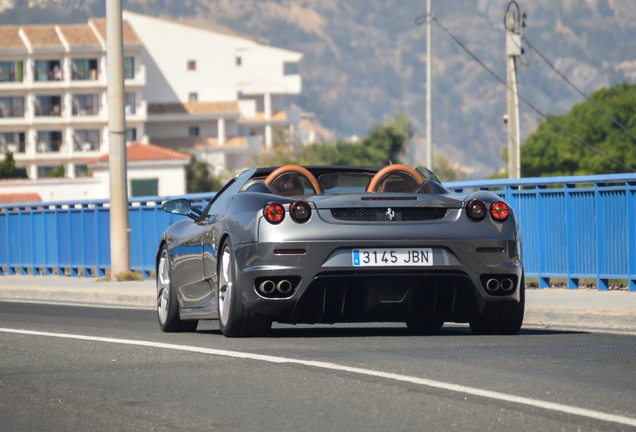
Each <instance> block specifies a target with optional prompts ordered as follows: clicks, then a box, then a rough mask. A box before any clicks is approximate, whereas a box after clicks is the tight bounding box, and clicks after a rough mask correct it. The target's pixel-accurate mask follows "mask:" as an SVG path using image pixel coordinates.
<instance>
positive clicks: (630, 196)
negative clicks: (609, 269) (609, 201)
mask: <svg viewBox="0 0 636 432" xmlns="http://www.w3.org/2000/svg"><path fill="white" fill-rule="evenodd" d="M625 197H626V198H627V200H626V201H627V224H626V225H627V257H628V259H629V265H628V273H629V274H628V278H627V284H628V287H629V290H630V291H632V292H634V291H636V222H635V221H636V181H634V182H629V181H628V182H625Z"/></svg>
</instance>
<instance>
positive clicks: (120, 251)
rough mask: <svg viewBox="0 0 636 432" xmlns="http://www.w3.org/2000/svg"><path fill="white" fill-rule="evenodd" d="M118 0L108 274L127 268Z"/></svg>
mask: <svg viewBox="0 0 636 432" xmlns="http://www.w3.org/2000/svg"><path fill="white" fill-rule="evenodd" d="M121 2H122V0H106V60H107V72H108V146H109V150H108V155H109V156H108V159H109V160H108V162H109V163H108V170H109V174H110V265H111V267H110V272H111V276H115V275H118V274H120V273H128V272H130V230H129V228H128V179H127V173H126V117H125V114H124V41H123V39H124V38H123V30H122V28H123V24H122V6H121Z"/></svg>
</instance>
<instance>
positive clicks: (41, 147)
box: [35, 131, 62, 153]
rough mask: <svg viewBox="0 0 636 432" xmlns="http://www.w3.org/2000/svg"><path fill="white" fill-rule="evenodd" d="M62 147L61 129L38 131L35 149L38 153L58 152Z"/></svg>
mask: <svg viewBox="0 0 636 432" xmlns="http://www.w3.org/2000/svg"><path fill="white" fill-rule="evenodd" d="M60 147H62V132H61V131H39V132H38V143H37V145H36V147H35V150H36V151H37V152H38V153H52V152H59V151H60Z"/></svg>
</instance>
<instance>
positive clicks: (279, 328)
mask: <svg viewBox="0 0 636 432" xmlns="http://www.w3.org/2000/svg"><path fill="white" fill-rule="evenodd" d="M197 333H201V334H213V335H218V336H221V331H220V330H219V329H218V328H212V329H200V330H197ZM588 333H589V332H587V331H584V330H564V329H539V328H523V327H522V328H521V330H520V331H519V333H517V334H516V335H511V336H507V337H519V336H538V335H563V334H588ZM439 336H444V337H448V336H473V337H488V336H479V335H475V334H473V332H472V331H471V330H470V327H468V326H467V325H465V326H462V325H453V324H447V325H445V326H444V327H442V328H441V329H440V330H435V331H431V332H428V333H426V334H415V333H413V332H411V331H410V330H409V329H408V328H407V327H406V326H404V327H402V326H395V325H393V326H383V325H381V324H380V325H376V326H374V325H364V326H356V325H347V326H345V327H343V326H335V325H334V326H322V325H321V326H308V325H299V326H292V325H274V327H273V328H272V329H271V330H270V332H269V333H267V335H265V336H262V337H261V338H265V339H266V338H271V339H290V338H360V337H439ZM490 337H492V336H490ZM497 337H501V336H497Z"/></svg>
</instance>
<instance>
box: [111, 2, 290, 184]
mask: <svg viewBox="0 0 636 432" xmlns="http://www.w3.org/2000/svg"><path fill="white" fill-rule="evenodd" d="M124 20H126V21H127V22H129V23H130V24H131V26H132V27H133V28H134V30H135V32H136V34H137V35H138V36H139V38H140V40H141V42H142V44H143V49H142V52H141V62H142V64H144V65H145V66H146V70H147V84H146V86H145V87H144V89H143V98H144V100H146V101H147V102H148V119H147V121H146V126H145V130H146V134H147V135H148V136H149V138H150V142H152V143H154V144H159V145H163V146H166V147H171V148H179V149H184V150H187V151H189V152H190V153H192V154H195V155H196V156H197V158H198V159H200V160H206V161H207V162H208V163H209V164H210V165H211V167H212V168H213V173H218V172H219V171H221V170H224V169H225V170H235V169H238V168H242V167H244V166H245V164H246V163H247V161H248V158H249V156H250V155H251V154H254V153H260V152H261V151H262V150H261V149H262V147H265V148H271V145H272V141H273V138H274V129H275V128H276V127H279V128H283V129H289V128H290V127H292V126H293V125H295V124H297V123H298V121H299V120H300V112H299V110H298V109H290V108H289V107H287V106H286V105H285V95H293V94H299V93H300V91H301V78H300V75H299V74H298V62H299V61H300V60H301V58H302V54H301V53H297V52H293V51H288V50H284V49H279V48H274V47H269V46H265V45H261V44H258V43H256V42H254V41H252V40H249V39H245V38H240V37H235V36H228V35H224V34H219V33H215V32H211V31H208V30H203V29H199V28H194V27H191V26H186V25H183V24H179V23H175V22H171V21H166V20H162V19H157V18H152V17H148V16H144V15H139V14H135V13H132V12H128V11H124Z"/></svg>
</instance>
